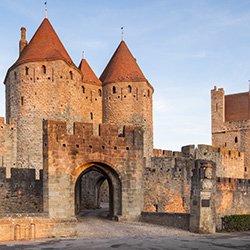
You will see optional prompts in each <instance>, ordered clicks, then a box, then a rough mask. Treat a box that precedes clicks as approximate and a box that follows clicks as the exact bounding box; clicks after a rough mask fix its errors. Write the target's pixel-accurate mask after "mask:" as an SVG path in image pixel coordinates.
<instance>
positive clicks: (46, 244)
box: [0, 213, 250, 250]
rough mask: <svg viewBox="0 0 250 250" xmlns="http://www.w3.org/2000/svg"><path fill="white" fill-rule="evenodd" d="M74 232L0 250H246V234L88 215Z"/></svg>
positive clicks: (248, 237) (249, 237) (248, 246)
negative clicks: (203, 231)
mask: <svg viewBox="0 0 250 250" xmlns="http://www.w3.org/2000/svg"><path fill="white" fill-rule="evenodd" d="M102 215H104V213H103V214H102ZM77 229H78V236H77V237H76V238H74V239H54V240H37V241H30V242H28V241H26V242H25V241H22V242H8V243H4V244H2V245H0V250H2V249H3V250H8V249H18V250H22V249H27V250H37V249H43V250H53V249H65V250H66V249H70V250H71V249H72V250H80V249H90V250H91V249H97V250H105V249H119V250H125V249H138V250H140V249H141V250H142V249H149V250H158V249H192V250H196V249H202V250H211V249H219V250H225V249H231V250H232V249H239V250H249V249H250V232H245V233H219V234H214V235H198V234H193V233H190V232H187V231H183V230H179V229H173V228H169V227H164V226H157V225H151V224H147V223H139V222H137V223H123V222H115V221H110V220H107V219H105V218H103V217H96V216H93V214H91V213H89V214H88V216H85V217H82V218H80V219H79V223H78V226H77Z"/></svg>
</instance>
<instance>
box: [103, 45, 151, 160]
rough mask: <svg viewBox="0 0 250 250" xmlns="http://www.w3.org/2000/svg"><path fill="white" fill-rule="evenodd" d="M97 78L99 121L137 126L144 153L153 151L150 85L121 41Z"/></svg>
mask: <svg viewBox="0 0 250 250" xmlns="http://www.w3.org/2000/svg"><path fill="white" fill-rule="evenodd" d="M100 80H101V81H102V83H103V122H104V123H113V124H117V125H120V126H123V125H134V126H140V127H142V128H143V130H144V156H146V157H151V156H152V152H153V121H152V96H153V91H154V90H153V87H152V86H151V85H150V83H149V82H148V81H147V79H146V78H145V76H144V74H143V73H142V71H141V69H140V68H139V66H138V64H137V62H136V59H135V58H134V57H133V55H132V54H131V52H130V50H129V48H128V47H127V45H126V43H125V41H121V43H120V44H119V46H118V48H117V49H116V51H115V53H114V55H113V56H112V58H111V59H110V61H109V63H108V65H107V66H106V68H105V70H104V71H103V73H102V75H101V77H100Z"/></svg>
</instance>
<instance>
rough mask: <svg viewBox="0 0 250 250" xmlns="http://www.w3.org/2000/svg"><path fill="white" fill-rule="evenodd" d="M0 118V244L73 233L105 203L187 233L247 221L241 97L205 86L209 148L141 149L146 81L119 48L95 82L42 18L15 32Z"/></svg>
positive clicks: (147, 111) (248, 159)
mask: <svg viewBox="0 0 250 250" xmlns="http://www.w3.org/2000/svg"><path fill="white" fill-rule="evenodd" d="M19 53H20V54H19V57H18V59H17V60H16V62H15V63H14V64H13V65H12V66H11V67H10V68H9V69H8V71H7V74H6V78H5V80H4V84H5V89H6V122H5V121H4V118H0V161H1V163H0V190H1V192H0V217H1V218H0V241H3V240H19V239H35V238H42V237H57V236H73V235H75V234H76V230H75V225H76V222H77V220H76V218H78V217H76V216H80V215H81V213H82V212H84V211H85V209H90V208H91V209H98V208H100V205H101V202H108V216H109V217H110V218H111V219H114V220H126V221H134V220H140V219H142V220H146V221H148V222H153V223H160V224H162V225H168V226H171V225H172V226H177V227H180V228H183V229H189V230H190V231H193V232H198V233H214V232H215V229H221V218H222V217H223V216H225V215H231V214H250V204H249V200H250V199H249V197H250V188H249V187H250V180H249V178H250V167H249V164H250V150H249V149H250V145H249V142H250V140H249V136H250V135H249V131H250V129H249V128H250V126H249V120H250V111H249V110H250V95H249V93H248V92H246V93H240V94H234V95H226V96H225V95H224V90H223V89H217V88H216V87H215V88H214V89H213V90H212V91H211V111H212V146H210V145H198V146H197V147H195V146H194V145H188V146H184V147H182V149H181V151H180V152H172V151H170V150H161V149H154V148H153V112H152V104H153V93H154V89H153V86H152V85H151V84H150V83H149V82H148V80H147V78H146V77H145V75H144V74H143V72H142V70H141V69H140V67H139V65H138V64H137V62H136V59H135V58H134V56H133V55H132V53H131V52H130V50H129V48H128V46H127V44H126V42H125V41H123V40H122V41H121V42H120V44H119V46H118V48H117V49H116V51H115V52H114V54H113V56H112V57H111V59H110V61H109V62H108V64H107V66H106V68H105V69H104V71H103V73H102V74H101V76H100V78H98V77H97V76H96V75H95V73H94V71H93V70H92V69H91V67H90V65H89V64H88V62H87V60H86V59H85V58H82V60H81V62H80V64H79V66H78V67H77V66H76V65H75V64H74V62H73V61H72V59H71V58H70V56H69V54H68V52H67V51H66V49H65V48H64V46H63V44H62V42H61V41H60V39H59V37H58V36H57V34H56V32H55V30H54V28H53V27H52V25H51V23H50V22H49V20H48V19H47V18H45V19H44V20H43V21H42V23H41V25H40V26H39V28H38V30H37V31H36V33H35V34H34V36H33V38H32V39H31V40H30V41H29V42H28V41H27V40H26V29H25V28H24V27H22V28H21V39H20V42H19Z"/></svg>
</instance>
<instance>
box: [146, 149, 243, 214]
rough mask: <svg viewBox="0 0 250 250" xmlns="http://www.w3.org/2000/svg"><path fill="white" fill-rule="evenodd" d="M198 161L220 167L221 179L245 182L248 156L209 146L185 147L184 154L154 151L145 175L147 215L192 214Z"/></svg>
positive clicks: (217, 172)
mask: <svg viewBox="0 0 250 250" xmlns="http://www.w3.org/2000/svg"><path fill="white" fill-rule="evenodd" d="M196 159H199V160H205V161H212V162H214V163H215V164H216V176H217V177H230V178H232V177H234V176H237V177H239V178H244V153H240V152H238V151H234V150H226V149H224V148H222V149H221V148H216V147H213V146H209V145H198V147H197V148H196V147H195V146H194V145H189V146H184V147H182V150H181V152H172V151H169V150H160V149H154V157H153V158H152V159H151V165H149V166H146V168H145V172H144V211H145V212H170V213H180V212H181V213H187V212H189V211H190V190H191V176H192V169H193V168H194V162H195V160H196Z"/></svg>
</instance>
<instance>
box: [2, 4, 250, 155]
mask: <svg viewBox="0 0 250 250" xmlns="http://www.w3.org/2000/svg"><path fill="white" fill-rule="evenodd" d="M47 2H48V16H49V20H50V22H51V23H52V25H53V27H54V29H55V30H56V32H57V34H58V35H59V37H60V39H61V41H62V42H63V44H64V46H65V47H66V49H67V51H68V52H69V54H70V56H71V58H72V59H73V61H74V62H75V64H76V65H78V64H79V62H80V59H81V53H82V50H84V51H85V56H86V59H87V60H88V62H89V63H90V65H91V66H92V68H93V70H94V71H95V72H96V74H97V75H98V76H100V74H101V73H102V71H103V69H104V68H105V66H106V64H107V63H108V61H109V59H110V57H111V56H112V54H113V53H114V51H115V49H116V47H117V46H118V44H119V42H120V40H121V30H120V27H122V26H123V27H124V31H125V41H126V43H127V45H128V46H129V48H130V50H131V51H132V53H133V55H134V56H135V57H136V58H137V62H138V63H139V65H140V67H141V69H142V71H143V72H144V74H145V76H146V77H147V78H148V80H149V81H150V83H151V84H152V85H153V86H154V89H155V93H154V144H155V147H156V148H162V149H172V150H179V149H180V148H181V146H183V145H187V144H210V143H211V135H210V133H211V131H210V126H211V125H210V90H211V89H212V88H213V86H214V85H216V86H218V87H223V88H224V89H225V91H226V93H228V94H229V93H235V92H245V91H248V89H249V82H248V80H250V0H123V1H118V0H99V1H98V0H86V1H84V0H68V1H64V0H48V1H47ZM0 13H1V15H0V23H1V25H0V32H1V39H0V79H1V82H3V80H4V77H5V74H6V72H7V69H8V68H9V66H10V65H11V64H13V63H14V61H15V60H16V59H17V57H18V42H19V39H20V27H21V26H25V27H26V28H27V38H28V40H30V39H31V37H32V36H33V34H34V32H35V31H36V29H37V28H38V26H39V25H40V23H41V22H42V20H43V18H44V16H45V15H44V1H43V0H22V1H20V0H1V1H0ZM4 110H5V97H4V85H3V84H0V116H4V112H5V111H4Z"/></svg>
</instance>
